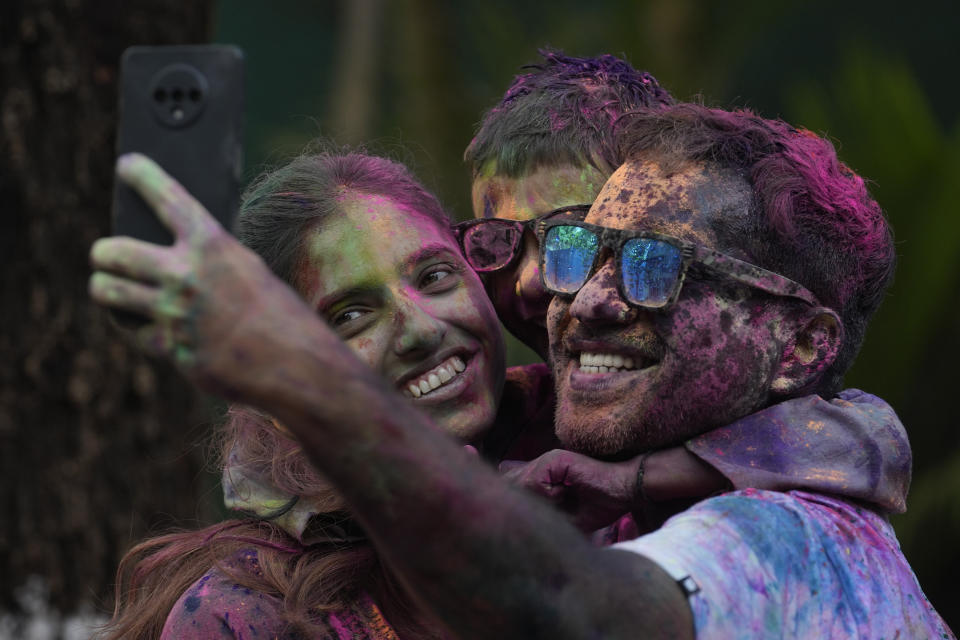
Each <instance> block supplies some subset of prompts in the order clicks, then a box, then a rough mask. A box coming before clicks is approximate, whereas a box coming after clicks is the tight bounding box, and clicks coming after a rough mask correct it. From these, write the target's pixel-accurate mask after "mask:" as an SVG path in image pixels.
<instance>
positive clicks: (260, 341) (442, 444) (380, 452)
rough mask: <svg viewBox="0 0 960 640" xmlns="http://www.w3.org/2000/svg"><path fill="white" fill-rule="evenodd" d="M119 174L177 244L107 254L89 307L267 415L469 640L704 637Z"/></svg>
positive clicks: (253, 274) (129, 166)
mask: <svg viewBox="0 0 960 640" xmlns="http://www.w3.org/2000/svg"><path fill="white" fill-rule="evenodd" d="M118 173H119V175H120V177H121V178H122V179H124V180H126V181H127V182H129V183H130V184H131V185H132V186H134V187H135V188H136V189H137V190H138V191H139V192H140V193H141V194H142V195H143V196H144V198H145V199H146V200H147V201H148V202H149V203H150V204H151V205H152V206H153V207H154V208H155V209H156V210H157V212H158V215H159V216H160V217H161V218H162V219H163V220H164V221H165V222H166V223H167V224H168V226H170V227H171V230H172V231H173V232H174V234H175V237H176V241H175V243H174V245H173V246H172V247H169V248H161V247H151V246H149V245H144V244H143V243H136V242H135V241H131V240H129V239H127V240H125V239H108V240H102V241H100V242H98V243H97V244H95V245H94V247H93V250H92V252H91V255H92V260H93V263H94V267H95V268H96V269H97V273H95V274H94V276H93V278H92V279H91V294H92V295H93V297H94V298H95V299H96V300H98V301H99V302H101V303H104V304H107V305H110V306H113V307H116V308H121V309H126V310H131V311H136V312H139V313H141V314H143V315H146V316H148V317H150V318H151V319H152V321H153V322H152V324H151V325H150V326H148V327H147V328H145V329H144V330H143V331H142V336H141V337H142V339H143V340H144V342H145V344H147V345H148V346H149V347H150V348H152V349H153V350H154V351H158V352H161V353H165V354H167V355H170V356H171V357H173V358H174V359H175V360H176V361H177V363H178V364H179V365H180V367H181V369H182V370H183V371H184V373H185V374H186V375H187V376H188V377H190V378H191V379H193V380H194V381H195V382H196V383H197V384H198V385H200V386H202V387H203V388H205V389H207V390H209V391H212V392H216V393H220V394H222V395H224V396H226V397H227V398H229V399H231V400H234V401H240V402H247V403H250V404H254V405H257V406H259V407H261V408H263V409H264V410H267V411H269V412H271V413H272V414H273V415H274V416H276V417H277V418H278V419H279V420H280V421H282V422H283V423H284V424H285V425H286V426H287V427H288V428H289V429H290V430H291V431H293V432H294V433H295V434H296V435H297V437H298V438H299V439H300V441H301V443H302V445H303V448H304V450H305V451H306V452H307V455H308V456H309V457H310V459H311V460H312V461H313V462H314V463H315V464H316V466H317V467H318V468H319V469H320V470H321V471H322V472H323V473H324V474H325V475H326V476H327V477H328V478H329V479H330V480H331V481H332V482H333V483H334V484H335V485H336V486H337V487H338V488H339V489H340V491H341V492H342V493H343V495H344V496H345V497H346V499H347V500H348V502H349V504H350V506H351V508H352V510H353V511H354V513H355V514H356V516H357V517H358V519H359V520H360V521H361V523H362V524H363V525H364V527H365V528H366V530H367V531H368V533H369V535H370V536H371V538H372V539H373V541H374V543H375V545H376V546H377V548H378V550H379V551H380V553H381V554H382V555H383V557H384V558H385V560H386V561H387V563H388V564H390V565H391V566H392V567H393V568H394V569H395V570H396V571H397V573H398V574H399V575H400V577H401V578H402V580H403V582H404V583H405V584H406V585H407V586H408V588H410V589H411V591H412V592H413V593H414V594H415V595H416V596H417V597H418V598H419V599H420V600H421V601H422V603H423V604H424V605H425V606H427V607H428V608H429V609H431V610H432V611H434V612H435V614H436V615H437V616H438V617H439V618H440V619H441V620H442V621H443V622H444V623H446V624H447V625H448V626H449V627H450V628H451V630H453V631H454V632H455V634H456V635H457V636H459V637H465V638H491V637H496V638H514V637H515V638H532V637H550V638H565V637H570V638H586V637H590V638H596V637H604V638H618V637H623V638H636V637H670V638H683V637H692V634H693V627H692V621H691V613H690V609H689V606H688V604H687V602H686V599H685V597H684V595H683V593H682V591H681V590H680V588H679V586H678V585H676V584H675V583H674V581H673V580H672V579H671V578H670V577H669V576H668V575H667V573H666V572H664V571H663V570H661V569H660V568H659V567H658V566H657V565H656V564H655V563H653V562H652V561H649V560H647V559H645V558H644V557H642V556H639V555H636V554H632V553H629V552H624V551H617V550H600V549H595V548H593V547H591V546H590V545H589V543H587V541H586V540H585V539H584V538H583V536H582V535H581V534H580V533H579V532H578V531H577V530H576V529H575V528H574V527H573V526H572V525H570V524H569V523H568V522H566V521H565V519H564V518H563V517H562V516H560V515H559V514H557V513H555V512H554V511H553V510H552V509H551V508H550V507H549V506H548V505H547V504H545V503H543V502H541V501H538V500H536V499H535V498H533V497H531V496H529V495H527V494H525V493H524V492H522V491H521V490H519V489H516V488H513V487H511V486H509V485H508V484H507V483H506V482H505V481H504V480H503V479H501V478H500V477H498V475H497V474H496V473H495V472H494V471H493V470H492V469H489V468H487V467H486V466H484V465H483V464H482V463H481V462H480V461H479V460H477V459H476V457H475V456H470V455H469V454H468V453H467V452H465V451H464V450H463V449H462V448H461V447H460V446H459V445H458V444H457V443H456V442H455V441H454V440H453V439H452V438H450V437H449V436H448V435H447V434H445V433H443V432H441V431H440V430H439V429H437V428H436V427H435V426H434V425H433V424H431V422H430V421H429V420H428V419H427V418H426V417H424V416H423V415H422V414H420V413H419V412H418V411H417V410H416V409H415V408H414V407H413V406H412V405H410V404H409V403H408V402H406V401H404V400H403V399H402V398H401V397H400V396H399V395H397V394H395V393H394V392H393V391H392V390H390V389H389V388H388V387H387V386H386V385H385V384H384V383H383V382H382V381H381V380H380V379H379V378H378V377H377V376H376V375H375V373H374V372H373V371H371V370H370V369H369V368H368V367H367V366H365V365H364V364H363V363H362V362H360V361H359V360H358V359H357V358H355V357H354V356H353V354H352V352H351V351H350V350H349V349H348V348H347V347H346V345H345V344H344V343H343V342H341V341H340V340H339V339H338V338H337V337H336V335H335V334H334V333H333V332H332V331H330V330H329V329H328V328H327V327H326V325H325V324H323V323H322V322H320V321H319V320H318V319H317V318H316V316H315V315H314V314H313V313H312V312H311V311H310V310H309V309H308V308H307V307H306V306H305V305H303V304H302V303H301V302H300V301H299V298H298V297H297V296H296V294H295V293H294V292H292V291H291V290H290V289H289V288H287V287H286V286H285V285H283V284H282V283H280V282H279V281H278V280H276V279H275V278H273V276H272V275H271V274H270V273H269V271H268V270H267V269H266V267H265V266H264V265H263V263H262V262H261V261H260V260H259V259H258V258H257V257H256V256H254V255H253V254H252V253H250V252H249V251H247V250H246V249H245V248H243V247H242V246H240V245H239V244H238V243H236V242H235V241H234V240H233V239H232V238H231V237H230V236H229V235H227V234H226V233H225V232H224V231H223V230H222V229H220V228H219V227H218V226H217V225H216V223H215V222H214V221H213V220H212V219H210V218H209V216H208V215H207V214H206V212H204V211H203V209H202V208H201V207H200V206H199V205H198V204H197V203H196V202H195V201H193V199H192V198H190V197H189V195H188V194H186V193H185V192H183V190H182V189H181V188H179V185H176V183H175V182H173V181H172V180H171V179H170V178H169V177H168V176H166V175H165V174H163V172H162V171H160V170H159V168H158V167H156V165H154V164H153V163H152V162H150V161H148V160H147V159H146V158H143V157H132V158H131V157H125V158H123V159H122V160H121V163H120V164H119V166H118Z"/></svg>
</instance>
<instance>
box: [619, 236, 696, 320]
mask: <svg viewBox="0 0 960 640" xmlns="http://www.w3.org/2000/svg"><path fill="white" fill-rule="evenodd" d="M682 265H683V254H682V253H681V252H680V249H678V248H677V247H675V246H673V245H672V244H670V243H668V242H664V241H663V240H654V239H652V238H636V239H634V240H629V241H627V243H626V244H625V245H624V246H623V254H622V260H621V263H620V273H622V274H623V289H624V293H625V294H626V296H627V300H628V301H629V302H632V303H633V304H637V305H641V306H645V307H662V306H663V305H665V304H667V302H668V301H669V300H670V295H671V294H672V293H673V290H674V286H675V285H676V283H677V278H678V277H679V276H680V267H681V266H682Z"/></svg>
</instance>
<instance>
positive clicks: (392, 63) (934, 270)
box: [215, 0, 960, 628]
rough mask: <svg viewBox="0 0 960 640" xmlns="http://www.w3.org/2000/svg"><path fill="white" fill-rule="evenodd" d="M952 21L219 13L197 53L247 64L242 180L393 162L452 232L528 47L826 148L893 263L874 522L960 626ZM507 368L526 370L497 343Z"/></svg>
mask: <svg viewBox="0 0 960 640" xmlns="http://www.w3.org/2000/svg"><path fill="white" fill-rule="evenodd" d="M958 34H960V4H958V3H954V2H941V3H935V2H911V3H909V4H908V5H905V3H894V2H891V1H888V0H883V1H879V2H837V1H836V0H835V1H833V2H827V1H825V0H815V1H807V2H803V1H800V0H783V1H779V2H767V3H763V4H761V3H756V2H749V1H747V0H728V1H727V2H723V3H717V2H706V1H703V2H697V1H695V0H646V1H627V0H590V1H589V2H574V1H571V0H555V1H554V2H551V3H549V5H547V4H546V3H532V2H531V3H521V2H517V0H486V1H485V2H475V3H455V2H447V1H444V0H394V1H387V0H343V1H342V2H316V1H310V0H273V2H270V3H259V2H249V1H244V0H220V2H219V5H218V9H217V18H216V31H215V39H216V40H217V41H219V42H229V43H234V44H238V45H240V46H241V47H243V48H244V49H245V51H246V55H247V62H248V103H247V108H248V137H247V161H248V163H247V166H248V167H249V170H250V173H251V174H254V173H256V172H257V171H259V170H260V169H261V168H263V167H264V166H266V165H269V164H271V163H274V162H279V161H282V160H283V159H285V158H286V157H288V156H289V155H290V154H292V153H296V152H298V151H299V150H300V149H301V148H302V147H303V145H304V144H305V143H306V142H307V141H308V140H309V139H311V138H312V137H314V136H316V135H320V134H322V135H324V136H327V137H330V138H333V139H334V140H336V141H337V142H345V143H356V142H359V141H372V142H373V148H374V149H376V150H379V151H386V152H389V153H392V154H393V155H395V156H398V157H399V158H400V159H402V160H404V161H406V162H407V163H408V164H410V165H411V166H413V167H414V168H415V170H416V171H417V173H418V174H419V175H420V176H421V178H422V179H424V181H425V182H426V183H427V185H428V186H430V187H431V188H433V189H434V190H435V191H436V192H437V193H439V194H440V196H441V198H442V199H443V201H444V202H445V203H447V204H448V205H449V206H450V207H451V208H452V209H453V211H454V212H455V214H456V215H457V216H458V217H467V216H469V215H470V205H469V176H468V173H467V171H466V169H465V168H464V166H463V163H462V160H461V156H462V153H463V149H464V148H465V147H466V145H467V143H468V142H469V140H470V137H471V135H472V133H473V131H474V128H475V125H476V123H477V122H478V120H479V118H480V115H481V113H482V112H483V111H484V110H485V109H486V108H488V107H490V106H492V105H493V104H494V102H495V101H496V100H497V99H498V97H499V96H500V95H501V94H502V93H503V91H504V90H505V89H506V87H507V85H508V83H509V81H510V79H511V78H512V76H513V75H514V74H515V73H516V72H517V71H518V69H519V67H520V65H522V64H525V63H529V62H534V61H536V59H537V53H536V50H537V48H538V47H544V46H552V47H557V48H560V49H562V50H564V51H565V52H567V53H571V54H576V55H593V54H598V53H606V52H608V53H614V54H618V55H622V56H625V57H626V58H627V59H628V60H630V61H631V62H632V63H633V64H634V65H635V66H637V67H638V68H642V69H647V70H649V71H651V72H652V73H653V74H654V75H656V76H657V77H658V78H659V80H660V81H661V83H662V84H663V85H664V86H666V87H667V88H669V89H670V90H671V91H672V92H673V93H674V95H676V96H677V97H679V98H690V97H692V96H695V95H700V96H702V97H703V98H704V99H705V100H706V101H707V102H710V103H714V104H719V105H721V106H727V107H730V106H748V107H750V108H752V109H754V110H756V111H759V112H760V113H761V114H763V115H765V116H768V117H773V116H780V117H783V118H784V119H786V120H788V121H790V122H791V123H793V124H797V125H802V126H805V127H807V128H809V129H812V130H814V131H817V132H819V133H823V134H826V135H828V136H829V137H830V138H832V139H833V140H834V141H835V143H836V144H837V146H838V148H839V149H840V154H841V157H842V158H843V159H844V160H845V161H846V162H847V163H848V164H849V165H850V166H852V167H853V168H854V169H855V170H857V171H858V172H860V173H861V174H862V175H864V176H866V177H868V178H870V179H871V181H872V186H871V190H872V192H873V194H874V195H875V196H876V197H877V199H878V200H879V201H880V203H881V205H882V206H883V207H884V209H885V210H886V212H887V214H888V216H889V218H890V220H891V222H892V223H893V226H894V229H895V232H896V237H897V241H898V246H899V253H900V265H899V270H898V276H897V280H896V283H895V285H894V286H893V288H892V290H891V292H890V295H889V297H888V299H887V301H886V302H885V304H884V306H883V307H882V308H881V310H880V312H879V313H878V315H877V317H876V319H875V320H874V322H873V324H872V328H871V330H870V332H869V333H868V335H867V342H866V346H865V347H864V349H863V351H862V354H861V356H860V358H859V360H858V362H857V364H856V365H855V367H854V369H853V370H852V371H851V373H850V375H849V376H848V384H849V386H855V387H859V388H862V389H865V390H867V391H870V392H872V393H875V394H877V395H880V396H882V397H884V398H885V399H887V400H888V401H889V402H891V404H892V405H893V406H894V407H895V408H896V409H897V411H898V412H899V414H900V415H901V417H902V418H903V421H904V423H905V424H906V425H907V428H908V430H909V432H910V435H911V440H912V443H913V448H914V481H913V489H912V491H911V496H910V500H909V507H910V510H909V512H908V513H907V514H906V515H905V516H901V517H897V518H895V519H894V524H895V526H896V528H897V531H898V534H899V537H900V540H901V542H902V545H903V547H904V550H905V553H906V554H907V557H908V558H909V559H910V560H911V562H912V563H913V565H914V568H915V570H916V572H917V574H918V576H919V579H920V582H921V584H922V585H923V586H924V589H925V590H926V592H927V594H928V596H929V597H930V598H931V600H932V601H933V603H934V605H935V606H936V607H937V609H938V610H939V611H940V612H941V613H942V614H943V615H944V616H945V617H946V618H947V621H948V623H949V624H951V626H952V627H953V628H958V627H960V616H958V614H960V611H958V609H960V608H958V607H957V603H960V586H958V584H960V583H958V581H957V580H956V579H955V578H954V573H955V572H956V570H957V569H958V568H960V550H958V545H957V544H956V542H957V541H958V539H960V535H958V534H960V446H958V445H960V435H958V434H960V430H958V429H957V428H956V426H955V418H954V416H953V411H954V408H953V405H952V400H953V399H954V396H955V395H956V392H955V387H956V384H957V371H956V363H957V362H958V361H960V332H958V323H957V316H958V312H960V295H958V284H960V220H958V216H957V215H956V214H957V210H958V206H957V203H958V202H960V180H958V176H960V117H958V115H960V113H958V112H960V109H958V98H960V90H958V86H957V73H956V69H957V63H958V62H960V55H958V53H960V45H958V44H957V36H958ZM510 357H511V360H512V362H513V363H519V362H525V361H529V360H530V359H531V358H532V354H531V353H530V352H528V351H525V350H524V349H523V348H522V347H520V346H519V345H518V344H516V343H512V344H511V348H510Z"/></svg>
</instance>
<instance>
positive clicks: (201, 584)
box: [161, 550, 398, 640]
mask: <svg viewBox="0 0 960 640" xmlns="http://www.w3.org/2000/svg"><path fill="white" fill-rule="evenodd" d="M260 572H261V569H260V564H259V562H258V560H257V553H256V551H254V550H244V551H241V552H239V553H238V554H236V555H234V556H233V557H231V558H229V559H227V560H226V561H225V562H224V563H223V565H222V567H212V568H211V569H210V570H209V571H207V572H206V573H205V574H204V575H203V576H201V577H200V578H199V579H198V580H197V581H196V582H194V583H193V584H192V585H190V587H189V588H188V589H187V590H186V591H184V592H183V594H182V595H181V596H180V598H179V599H178V600H177V602H176V604H175V605H174V606H173V609H172V610H171V611H170V614H169V615H168V616H167V621H166V624H164V627H163V633H162V635H161V640H174V639H177V640H201V639H207V638H235V639H239V638H291V639H293V638H303V637H304V636H303V634H300V633H295V632H293V631H292V630H291V628H290V626H289V625H288V623H287V622H286V620H285V619H284V617H283V602H282V601H281V599H280V597H278V596H275V595H271V594H267V593H263V592H261V591H257V590H256V589H251V588H250V587H247V586H245V585H243V584H241V583H239V582H237V581H236V579H235V578H234V577H232V576H231V574H233V575H243V574H246V575H254V576H256V575H259V574H260ZM313 623H314V625H315V626H314V627H313V628H312V629H311V631H310V634H309V637H311V638H324V639H327V638H329V639H330V640H398V638H397V635H396V633H395V632H394V631H393V628H392V627H391V626H390V624H389V623H388V622H387V620H386V619H385V618H384V617H383V614H382V613H381V612H380V609H379V607H377V605H376V604H375V603H374V602H373V600H372V599H371V598H370V596H368V595H367V594H365V593H361V594H359V596H358V597H357V598H355V599H354V600H353V601H351V602H350V603H349V604H347V605H345V606H343V607H339V608H336V609H333V610H329V611H325V612H323V613H321V614H319V615H317V617H316V619H314V621H313Z"/></svg>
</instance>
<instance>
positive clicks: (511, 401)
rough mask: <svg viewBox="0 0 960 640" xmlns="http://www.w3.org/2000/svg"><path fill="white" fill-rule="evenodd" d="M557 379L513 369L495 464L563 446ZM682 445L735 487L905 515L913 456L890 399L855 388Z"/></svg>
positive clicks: (774, 409) (794, 403)
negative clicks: (834, 498)
mask: <svg viewBox="0 0 960 640" xmlns="http://www.w3.org/2000/svg"><path fill="white" fill-rule="evenodd" d="M554 406H555V397H554V386H553V379H552V377H551V376H550V371H549V369H548V368H547V367H546V365H543V364H535V365H527V366H523V367H511V368H510V369H508V370H507V385H506V387H505V389H504V394H503V400H502V401H501V405H500V411H499V412H498V414H497V424H496V425H495V426H494V433H493V435H492V437H491V438H489V439H488V442H489V441H490V440H492V441H493V449H494V451H493V452H492V453H491V455H489V456H488V457H490V458H491V459H495V460H499V459H500V458H507V459H510V460H532V459H533V458H535V457H537V456H539V455H541V454H543V453H545V452H546V451H547V450H549V449H550V448H555V447H559V446H560V445H559V442H557V440H556V438H555V436H554V435H553V409H554ZM684 446H686V448H687V449H688V450H689V451H690V452H691V453H693V454H695V455H696V456H698V457H699V458H701V459H702V460H703V461H704V462H706V463H707V464H709V465H710V466H712V467H714V468H715V469H717V470H718V471H719V472H720V473H722V474H723V475H724V476H725V477H726V478H727V479H728V480H729V481H730V484H731V485H732V486H733V488H735V489H746V488H748V487H749V488H753V489H775V490H777V491H784V490H787V489H809V490H813V491H818V492H821V493H829V494H835V495H841V496H846V497H848V498H854V499H857V500H861V501H864V502H867V503H870V504H871V505H874V506H876V507H878V508H879V509H880V510H881V511H884V512H887V513H903V512H904V511H905V510H906V498H907V489H908V488H909V485H910V468H911V464H912V456H911V452H910V443H909V441H908V440H907V432H906V430H905V429H904V427H903V423H901V422H900V419H899V418H898V417H897V414H896V413H895V412H894V411H893V409H892V408H891V407H890V405H888V404H887V403H886V402H884V401H883V400H881V399H880V398H878V397H876V396H873V395H871V394H869V393H865V392H863V391H860V390H857V389H847V390H845V391H841V392H840V393H838V394H837V396H836V397H835V398H832V399H830V400H824V399H823V398H821V397H820V396H818V395H809V396H804V397H800V398H793V399H791V400H785V401H783V402H779V403H777V404H774V405H772V406H770V407H768V408H766V409H764V410H762V411H758V412H756V413H753V414H750V415H748V416H746V417H744V418H741V419H740V420H737V421H736V422H733V423H732V424H729V425H724V426H721V427H717V428H716V429H713V430H712V431H708V432H707V433H704V434H702V435H700V436H697V437H696V438H693V439H692V440H690V441H688V442H686V443H684Z"/></svg>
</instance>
